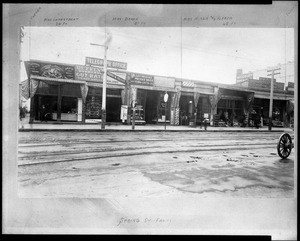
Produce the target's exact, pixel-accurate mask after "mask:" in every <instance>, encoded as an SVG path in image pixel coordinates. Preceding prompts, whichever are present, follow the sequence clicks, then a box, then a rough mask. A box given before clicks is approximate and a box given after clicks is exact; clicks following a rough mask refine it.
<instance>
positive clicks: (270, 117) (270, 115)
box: [267, 68, 280, 131]
mask: <svg viewBox="0 0 300 241" xmlns="http://www.w3.org/2000/svg"><path fill="white" fill-rule="evenodd" d="M276 70H280V68H273V69H269V70H267V72H272V73H271V74H268V76H272V79H271V93H270V107H269V131H271V130H272V116H273V92H274V83H273V82H274V75H276V74H280V73H274V72H275V71H276Z"/></svg>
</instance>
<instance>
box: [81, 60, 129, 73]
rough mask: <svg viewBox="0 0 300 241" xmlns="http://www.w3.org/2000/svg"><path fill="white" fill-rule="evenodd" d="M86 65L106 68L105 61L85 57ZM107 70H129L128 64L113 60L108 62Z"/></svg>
mask: <svg viewBox="0 0 300 241" xmlns="http://www.w3.org/2000/svg"><path fill="white" fill-rule="evenodd" d="M85 64H86V65H95V66H104V59H98V58H92V57H85ZM107 68H114V69H125V70H127V63H124V62H119V61H113V60H107Z"/></svg>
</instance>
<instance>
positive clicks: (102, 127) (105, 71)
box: [101, 31, 108, 129]
mask: <svg viewBox="0 0 300 241" xmlns="http://www.w3.org/2000/svg"><path fill="white" fill-rule="evenodd" d="M107 49H108V46H107V41H106V31H105V45H104V63H103V65H104V74H103V86H102V111H101V113H102V115H101V129H105V124H106V79H107Z"/></svg>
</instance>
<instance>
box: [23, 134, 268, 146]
mask: <svg viewBox="0 0 300 241" xmlns="http://www.w3.org/2000/svg"><path fill="white" fill-rule="evenodd" d="M231 139H232V138H231V137H227V136H226V138H224V137H222V140H231ZM273 139H274V138H269V139H268V138H265V140H273ZM210 140H214V141H215V140H216V139H215V138H213V137H212V138H201V139H200V138H181V139H176V140H173V139H144V140H140V139H139V140H114V141H111V140H104V141H99V140H97V141H90V140H88V141H76V142H75V141H74V142H72V141H71V142H70V141H69V140H66V141H65V142H57V143H53V142H49V143H42V144H40V143H35V144H21V143H19V145H18V146H19V147H37V146H40V147H43V146H49V145H51V146H59V145H81V144H97V143H103V144H105V143H122V142H125V143H136V142H139V143H140V142H150V141H151V142H155V141H159V142H161V141H166V142H170V141H171V142H181V141H210ZM240 140H249V138H244V139H243V138H240ZM61 141H62V140H61Z"/></svg>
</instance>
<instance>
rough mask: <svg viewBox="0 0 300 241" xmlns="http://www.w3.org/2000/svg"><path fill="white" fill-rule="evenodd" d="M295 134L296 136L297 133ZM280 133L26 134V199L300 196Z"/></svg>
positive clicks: (22, 175) (21, 167) (22, 188)
mask: <svg viewBox="0 0 300 241" xmlns="http://www.w3.org/2000/svg"><path fill="white" fill-rule="evenodd" d="M290 134H291V135H292V138H293V133H290ZM279 136H280V133H278V132H274V133H268V132H264V133H257V132H254V133H249V132H245V133H244V132H235V133H234V132H233V133H224V132H207V133H203V132H202V133H197V132H193V133H192V132H191V133H189V132H134V133H133V132H20V133H19V161H18V183H19V190H18V191H19V195H20V197H98V198H100V197H103V198H113V197H116V198H127V197H128V198H136V197H176V196H180V197H256V198H260V197H262V198H265V197H270V198H274V197H276V198H278V197H283V198H286V197H293V195H294V151H293V150H292V153H291V155H290V156H289V158H288V159H286V160H282V159H281V158H280V157H279V156H278V155H277V150H276V145H277V141H278V138H279Z"/></svg>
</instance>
